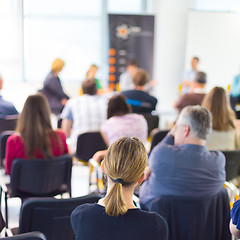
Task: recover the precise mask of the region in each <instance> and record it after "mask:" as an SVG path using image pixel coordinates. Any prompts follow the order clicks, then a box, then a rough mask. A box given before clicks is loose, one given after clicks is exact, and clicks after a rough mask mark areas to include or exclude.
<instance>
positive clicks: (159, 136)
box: [150, 130, 169, 153]
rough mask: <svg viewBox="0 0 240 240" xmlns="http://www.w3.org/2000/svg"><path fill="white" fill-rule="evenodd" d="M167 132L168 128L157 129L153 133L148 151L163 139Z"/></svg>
mask: <svg viewBox="0 0 240 240" xmlns="http://www.w3.org/2000/svg"><path fill="white" fill-rule="evenodd" d="M168 132H169V130H159V131H158V132H156V133H154V134H153V137H152V142H151V148H150V153H151V151H152V150H153V148H154V147H155V146H156V145H157V144H158V143H159V142H161V141H162V140H163V139H164V137H165V136H166V135H167V133H168Z"/></svg>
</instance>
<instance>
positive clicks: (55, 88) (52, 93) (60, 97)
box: [40, 58, 69, 115]
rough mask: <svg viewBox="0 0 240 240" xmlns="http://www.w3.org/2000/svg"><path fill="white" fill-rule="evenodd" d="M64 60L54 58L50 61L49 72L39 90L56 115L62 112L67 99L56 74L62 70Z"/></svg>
mask: <svg viewBox="0 0 240 240" xmlns="http://www.w3.org/2000/svg"><path fill="white" fill-rule="evenodd" d="M64 65H65V62H64V61H63V60H62V59H59V58H56V59H55V60H54V61H53V63H52V68H51V72H50V73H49V74H48V75H47V77H46V79H45V81H44V84H43V89H42V90H40V92H41V93H43V94H44V95H45V96H46V97H47V99H48V102H49V105H50V108H51V111H52V113H54V114H56V115H58V114H60V113H61V112H62V109H63V107H64V106H65V104H66V103H67V100H68V99H69V97H68V95H67V94H65V93H64V91H63V88H62V84H61V81H60V78H59V77H58V74H59V73H60V72H61V71H62V69H63V67H64Z"/></svg>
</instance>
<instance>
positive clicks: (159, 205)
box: [150, 189, 231, 240]
mask: <svg viewBox="0 0 240 240" xmlns="http://www.w3.org/2000/svg"><path fill="white" fill-rule="evenodd" d="M150 210H151V211H154V212H157V213H158V214H160V215H162V216H163V217H164V218H165V220H166V221H167V223H168V227H169V240H193V239H194V240H203V239H209V240H210V239H211V240H231V233H230V231H229V221H230V205H229V199H228V194H227V191H226V189H222V190H221V191H220V192H219V193H218V194H216V195H215V196H208V197H205V198H194V197H192V198H189V197H177V196H162V197H161V198H158V199H156V200H154V201H153V202H152V205H151V208H150Z"/></svg>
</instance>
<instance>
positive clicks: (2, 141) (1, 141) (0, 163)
mask: <svg viewBox="0 0 240 240" xmlns="http://www.w3.org/2000/svg"><path fill="white" fill-rule="evenodd" d="M13 133H14V131H4V132H2V133H0V167H1V168H4V166H5V164H4V160H5V154H6V145H7V140H8V138H9V137H10V136H11V135H12V134H13Z"/></svg>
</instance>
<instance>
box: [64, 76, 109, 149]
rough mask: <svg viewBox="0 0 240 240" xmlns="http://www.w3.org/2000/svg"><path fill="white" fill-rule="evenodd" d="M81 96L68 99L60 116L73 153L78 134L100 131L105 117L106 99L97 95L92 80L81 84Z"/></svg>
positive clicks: (95, 86)
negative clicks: (69, 138)
mask: <svg viewBox="0 0 240 240" xmlns="http://www.w3.org/2000/svg"><path fill="white" fill-rule="evenodd" d="M82 90H83V95H82V96H78V97H75V98H72V99H70V100H69V101H68V102H67V104H66V106H65V107H64V109H63V112H62V114H61V118H62V119H63V120H62V129H63V131H64V132H65V133H66V135H67V137H70V136H71V144H72V147H73V148H72V150H73V151H75V148H76V141H77V137H78V135H79V134H81V133H84V132H92V131H100V127H101V125H102V123H103V122H104V120H106V115H107V98H106V97H104V96H98V95H97V85H96V82H95V80H94V79H87V80H84V81H83V82H82Z"/></svg>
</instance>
